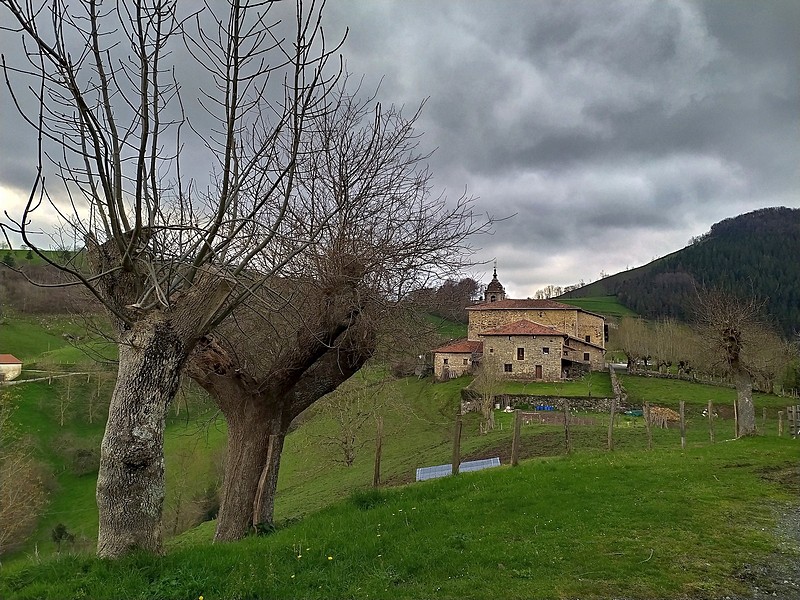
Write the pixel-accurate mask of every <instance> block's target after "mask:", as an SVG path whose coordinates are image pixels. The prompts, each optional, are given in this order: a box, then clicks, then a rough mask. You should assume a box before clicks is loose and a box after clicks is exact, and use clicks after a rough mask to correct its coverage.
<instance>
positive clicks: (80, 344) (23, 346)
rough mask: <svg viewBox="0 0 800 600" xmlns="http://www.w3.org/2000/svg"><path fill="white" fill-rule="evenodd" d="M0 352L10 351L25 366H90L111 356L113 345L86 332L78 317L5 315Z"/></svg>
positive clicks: (84, 323) (0, 333) (114, 354)
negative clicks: (32, 364) (33, 364)
mask: <svg viewBox="0 0 800 600" xmlns="http://www.w3.org/2000/svg"><path fill="white" fill-rule="evenodd" d="M0 352H2V353H4V354H6V353H7V354H13V355H14V356H16V357H17V358H19V359H20V360H21V361H22V362H23V365H24V366H25V368H28V366H29V365H30V363H36V364H37V365H38V366H39V368H45V369H46V368H53V369H58V368H60V366H61V365H79V366H82V367H87V366H89V367H92V368H94V367H95V366H96V365H95V364H94V362H95V361H96V360H104V359H105V360H115V359H116V356H117V350H116V347H114V346H113V344H109V343H108V342H107V341H106V340H104V339H102V338H101V337H100V336H99V335H92V334H87V332H86V321H85V320H84V319H82V318H81V317H74V316H67V315H59V316H52V315H48V316H47V317H35V316H30V315H25V316H20V315H13V316H6V317H5V318H4V319H2V320H0Z"/></svg>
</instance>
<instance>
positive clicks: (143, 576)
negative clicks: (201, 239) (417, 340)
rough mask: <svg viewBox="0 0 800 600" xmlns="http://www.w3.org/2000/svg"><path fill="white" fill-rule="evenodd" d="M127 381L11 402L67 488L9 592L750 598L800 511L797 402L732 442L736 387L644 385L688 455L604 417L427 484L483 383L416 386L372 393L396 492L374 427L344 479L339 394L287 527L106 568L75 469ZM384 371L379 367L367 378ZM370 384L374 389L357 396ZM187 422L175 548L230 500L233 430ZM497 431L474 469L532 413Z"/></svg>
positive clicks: (190, 413) (200, 536)
mask: <svg viewBox="0 0 800 600" xmlns="http://www.w3.org/2000/svg"><path fill="white" fill-rule="evenodd" d="M16 326H17V328H18V331H19V332H21V333H22V335H23V337H25V338H26V339H25V340H23V341H22V342H21V341H20V340H16V339H15V341H14V343H15V344H18V346H17V347H24V344H27V347H28V348H29V349H28V350H27V352H29V353H30V356H32V357H33V358H34V359H35V358H36V357H37V354H36V353H37V352H39V353H40V355H41V353H45V354H47V353H48V352H49V353H52V352H58V351H64V350H65V349H72V348H71V347H70V346H69V345H68V344H67V342H66V340H65V339H64V338H63V337H62V335H61V334H62V332H63V331H67V329H66V328H67V327H68V326H69V323H67V322H57V323H55V324H53V325H52V326H51V329H49V330H48V329H45V330H44V331H43V332H42V331H39V332H37V331H36V327H37V325H36V322H35V321H34V322H31V323H29V325H27V326H26V325H19V324H17V325H16ZM62 330H63V331H62ZM4 339H6V338H4ZM110 375H111V374H109V373H108V372H105V374H104V373H94V374H92V375H91V376H89V377H88V378H87V377H86V376H81V377H76V378H73V379H72V380H71V382H70V383H69V384H67V381H66V380H63V379H61V380H54V381H53V383H52V384H48V382H46V381H45V382H36V383H29V384H25V385H21V386H14V387H13V388H10V389H13V393H15V394H17V396H18V398H17V404H18V409H17V412H16V413H15V421H16V422H17V425H18V427H19V428H20V429H21V430H22V433H23V434H24V435H25V436H27V437H28V438H29V439H33V440H35V441H36V451H37V453H38V457H39V458H40V460H41V461H42V462H43V463H44V464H46V465H47V468H48V471H49V472H50V473H51V474H52V477H51V479H50V480H49V481H48V482H47V485H48V489H49V490H50V491H49V503H48V505H47V507H46V511H45V513H44V515H43V516H42V518H41V519H40V522H39V525H38V527H37V529H36V531H35V532H34V535H33V536H32V537H31V539H30V540H29V542H28V544H27V545H26V546H25V548H24V549H23V551H22V552H21V553H19V554H18V555H17V556H15V557H11V558H10V559H9V560H7V559H6V557H4V559H3V566H2V567H0V598H6V597H9V598H17V597H19V598H39V597H42V598H46V597H59V598H71V597H90V598H95V597H97V598H103V597H120V596H124V597H131V598H151V597H158V598H196V597H198V596H199V595H201V594H202V595H203V596H204V598H206V599H210V598H231V597H308V598H314V597H319V598H328V597H353V598H367V597H373V598H374V597H379V598H380V597H386V598H389V597H391V598H413V597H433V596H438V597H444V598H452V597H458V596H463V597H467V598H470V597H488V596H493V595H496V592H497V590H499V589H502V590H503V594H502V595H503V597H509V598H551V597H563V598H574V597H580V598H603V597H609V596H611V595H618V596H624V597H629V598H651V597H659V598H684V597H687V596H688V597H698V598H704V597H709V596H710V597H717V596H721V595H724V594H727V593H739V592H740V591H741V590H742V589H743V586H744V585H745V583H744V581H745V580H746V579H748V577H750V576H749V575H747V573H745V574H744V575H741V573H742V569H743V568H744V567H743V565H745V564H750V565H758V564H763V563H764V562H765V561H767V560H768V559H769V557H770V555H771V553H773V552H774V551H775V549H776V544H777V542H776V539H775V538H774V537H773V536H772V535H771V534H772V531H773V530H774V523H775V518H776V514H777V513H776V511H778V510H779V509H785V508H786V507H787V506H789V505H790V504H791V503H792V502H794V504H795V506H796V492H797V491H798V490H797V489H796V487H795V488H793V489H790V488H787V487H785V485H782V483H784V484H785V483H788V484H792V485H795V486H797V483H798V482H797V473H796V469H795V470H794V471H793V470H792V466H794V465H796V464H797V460H798V458H799V457H800V452H798V446H797V441H796V440H789V439H788V438H786V437H784V438H783V439H780V438H778V437H777V436H776V432H777V427H776V416H777V410H778V409H779V408H783V407H784V406H785V405H786V404H787V403H788V402H787V399H785V398H778V397H775V396H767V395H761V394H756V395H755V396H754V400H755V404H756V414H757V415H758V417H759V433H760V436H759V437H757V438H755V439H749V440H737V441H735V442H734V441H726V440H731V438H732V437H733V420H732V410H730V409H729V407H730V406H732V402H733V398H734V396H735V393H734V391H733V390H732V389H728V388H723V387H714V386H706V385H700V384H694V383H689V382H683V381H674V380H665V379H657V378H648V377H636V376H623V378H622V381H623V384H624V385H625V387H626V390H627V391H628V394H629V399H630V403H631V404H632V405H637V404H641V403H642V402H644V401H648V402H651V403H652V404H655V405H661V406H668V407H672V408H677V404H678V402H679V401H680V400H685V401H686V402H687V449H686V450H683V451H682V450H681V445H680V434H679V431H678V429H677V427H675V426H671V427H670V428H668V429H656V430H654V431H653V432H652V435H653V450H652V451H648V450H647V435H646V429H645V427H644V422H643V420H642V419H641V418H640V417H632V416H625V415H618V416H617V419H616V421H615V428H614V447H615V450H614V452H608V451H607V450H606V443H607V434H608V419H609V417H608V415H607V414H604V413H596V412H594V413H593V412H586V413H576V414H575V416H576V417H584V418H586V419H589V421H587V423H588V424H586V425H580V426H578V425H576V426H573V428H572V431H571V440H572V449H573V453H572V454H571V455H566V448H565V441H564V431H563V427H562V426H561V425H560V424H559V422H558V421H556V422H555V423H554V424H550V425H526V426H524V427H523V428H522V439H521V444H520V446H521V457H522V458H523V465H522V466H521V467H520V468H518V469H509V468H508V467H505V466H504V467H501V468H499V469H495V470H492V471H488V472H485V473H478V474H470V475H464V476H460V477H458V478H449V479H448V480H446V481H436V482H427V483H424V484H413V483H412V482H413V480H414V472H415V469H416V468H417V467H421V466H431V465H435V464H445V463H447V462H449V460H450V457H451V453H452V433H453V424H454V417H455V413H456V411H457V407H458V406H459V401H460V392H461V388H462V387H464V386H466V385H467V384H468V383H469V378H460V379H455V380H451V381H449V382H447V383H441V384H433V383H432V382H431V381H430V379H418V378H415V377H410V378H405V379H399V380H392V381H389V382H387V383H385V384H384V385H383V386H380V387H379V388H376V390H375V392H374V393H373V394H372V395H371V396H370V398H369V402H370V405H371V406H373V407H374V410H373V413H374V416H381V417H382V418H383V422H384V441H383V460H382V476H383V477H382V479H383V482H384V488H383V489H381V490H380V491H373V490H371V489H370V484H371V481H372V470H373V455H374V443H375V439H374V438H375V433H374V432H375V421H374V420H373V419H369V420H367V422H366V425H365V426H364V427H363V428H362V429H360V430H359V431H358V432H357V442H358V446H359V447H358V451H357V453H356V457H355V461H354V463H353V465H352V466H349V467H348V466H345V465H344V464H343V462H342V456H341V450H340V449H339V448H338V447H337V446H336V445H335V443H334V442H335V441H336V431H337V427H338V424H337V422H336V420H335V419H334V418H333V414H334V413H333V412H332V411H331V410H329V404H330V403H332V402H334V401H335V399H332V398H328V399H325V400H323V401H321V402H320V403H319V404H318V405H316V406H315V407H314V408H313V409H312V410H310V411H309V412H308V413H307V414H305V415H303V417H302V419H301V422H300V423H299V426H298V427H297V428H296V429H295V430H294V431H292V433H290V435H289V436H288V438H287V441H286V449H285V452H284V456H283V462H282V466H281V472H280V479H279V486H278V496H277V504H276V518H277V520H278V523H279V530H278V531H277V532H276V533H274V534H272V535H270V536H267V537H258V538H251V539H248V540H245V541H243V542H240V543H236V544H230V545H224V546H213V547H212V546H211V545H210V541H211V539H212V536H213V530H214V522H213V521H211V522H206V523H203V524H202V525H200V526H199V527H195V528H193V529H190V530H189V531H186V532H185V533H183V534H181V535H178V536H177V537H172V538H171V539H169V541H168V548H169V553H168V555H167V556H166V557H164V558H163V559H155V558H152V557H147V556H134V557H131V558H129V559H125V560H123V561H120V562H118V563H107V562H102V561H96V560H94V559H93V558H91V556H90V554H91V550H92V548H93V546H94V539H95V535H96V526H97V509H96V507H95V503H94V488H95V483H96V472H95V470H92V469H90V470H88V471H86V472H84V471H80V472H78V471H76V469H75V468H74V464H73V461H72V456H73V453H74V451H75V450H76V449H82V448H83V449H96V448H97V445H98V442H99V439H100V437H101V435H102V429H103V419H102V418H98V417H97V416H95V418H93V419H92V422H91V423H90V422H89V417H88V411H89V406H88V402H89V399H92V398H94V399H95V400H93V402H96V403H99V405H97V404H96V405H94V409H93V410H94V411H95V412H96V413H97V414H102V412H103V409H104V407H105V406H107V401H108V397H109V396H110V393H111V386H113V377H112V376H110ZM384 376H385V372H384V371H383V370H381V369H373V370H372V371H370V372H368V373H366V375H365V376H364V377H365V378H366V381H367V382H374V381H376V380H379V379H381V378H382V377H384ZM363 382H364V378H361V376H359V377H357V378H356V379H354V380H353V381H351V385H353V386H358V385H361V384H362V383H363ZM67 390H69V394H70V397H71V403H70V404H69V406H68V407H67V409H66V411H65V421H64V424H63V425H62V424H61V422H60V421H61V414H60V412H61V411H60V406H61V403H62V402H63V399H64V397H65V394H66V393H67ZM503 391H507V392H509V393H528V394H540V395H559V396H586V395H589V392H591V395H592V396H595V397H604V396H608V395H610V393H611V390H610V381H609V377H608V375H607V374H605V373H595V374H593V375H592V377H591V379H589V378H587V379H585V380H582V381H576V382H570V383H564V384H532V383H527V384H508V386H507V389H505V388H504V390H503ZM709 399H710V400H712V401H713V402H714V403H715V408H716V409H717V410H718V412H719V417H718V418H717V419H715V423H714V426H715V436H716V440H717V442H718V443H716V444H711V443H710V442H709V436H708V425H707V420H706V418H705V417H703V415H702V409H703V408H705V406H706V404H707V402H708V400H709ZM103 402H105V403H106V404H105V405H103ZM764 408H766V409H767V418H766V420H765V421H763V422H762V421H761V417H762V410H763V409H764ZM173 409H174V410H173V414H172V415H171V416H170V419H169V422H168V425H167V432H166V440H165V452H166V457H167V500H166V505H165V513H164V514H165V519H164V524H165V532H166V534H167V537H168V538H169V537H170V536H171V535H172V533H173V531H181V530H183V529H184V528H185V527H187V526H189V525H190V524H192V523H193V522H196V520H197V518H198V513H201V512H202V511H203V510H204V509H205V508H206V507H208V506H209V504H210V500H213V498H210V496H213V493H212V494H210V493H209V490H211V491H212V492H213V489H214V488H215V486H216V485H217V483H218V478H219V469H218V467H219V463H220V460H221V455H222V449H223V447H224V444H225V435H226V429H225V424H224V421H223V420H222V419H221V418H220V417H219V415H218V414H217V413H216V411H215V409H214V407H213V406H212V405H211V404H210V403H209V402H208V401H207V399H205V398H204V397H203V395H202V394H201V393H200V392H199V391H198V390H197V389H194V388H192V387H191V386H189V387H187V388H186V392H185V394H184V395H182V396H181V397H179V399H178V401H177V402H176V403H175V406H174V407H173ZM495 417H496V427H495V429H494V430H493V431H491V432H489V433H487V434H481V433H480V429H479V421H480V419H479V417H478V415H476V414H469V415H465V417H464V429H463V434H462V448H461V449H462V456H463V459H464V460H470V459H476V458H488V457H491V456H499V457H500V458H501V462H502V464H503V465H506V464H508V459H509V456H510V451H511V436H512V430H513V423H512V418H513V415H511V414H506V413H502V412H499V411H498V412H496V415H495ZM406 484H410V485H406ZM744 516H747V518H744ZM59 523H62V524H64V525H65V526H66V527H67V529H68V530H69V532H70V533H73V534H75V535H76V538H77V543H76V544H75V545H74V546H72V547H70V548H68V549H67V551H65V552H64V553H63V554H62V555H60V556H57V555H55V551H56V546H55V544H54V543H53V542H52V541H51V537H50V534H51V531H52V530H53V528H54V527H55V526H56V525H57V524H59ZM82 551H83V553H82ZM37 553H38V556H39V557H40V558H39V559H32V558H31V557H32V556H34V555H35V554H37ZM328 556H330V557H331V559H330V560H329V559H328ZM431 557H436V560H431V559H430V558H431ZM109 582H114V584H113V586H109Z"/></svg>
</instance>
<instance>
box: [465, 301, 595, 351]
mask: <svg viewBox="0 0 800 600" xmlns="http://www.w3.org/2000/svg"><path fill="white" fill-rule="evenodd" d="M522 319H526V320H528V321H533V322H534V323H539V324H540V325H547V326H549V327H555V328H556V329H558V330H559V331H562V332H564V333H566V334H567V335H570V336H572V337H574V338H577V339H579V340H585V339H586V336H587V335H588V336H589V341H590V342H591V343H592V344H595V345H597V346H601V347H603V348H605V337H604V332H603V324H604V323H605V321H604V320H603V319H602V318H601V317H597V316H595V315H591V314H589V313H585V312H582V311H580V310H578V309H577V308H575V309H552V308H551V309H542V310H537V309H508V310H507V309H500V310H492V309H487V310H470V311H469V327H468V330H467V337H468V338H469V339H470V340H478V339H480V338H479V335H480V333H481V332H482V331H486V330H487V329H493V328H494V327H500V326H501V325H508V324H509V323H514V322H515V321H520V320H522Z"/></svg>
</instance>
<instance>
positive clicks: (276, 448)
mask: <svg viewBox="0 0 800 600" xmlns="http://www.w3.org/2000/svg"><path fill="white" fill-rule="evenodd" d="M285 439H286V431H285V430H284V429H281V430H280V431H277V432H276V433H273V434H272V435H271V436H270V438H269V451H268V452H267V458H266V461H265V462H264V467H263V470H262V472H261V477H260V478H259V480H258V489H257V490H256V494H255V499H254V501H253V526H254V527H270V526H271V525H272V524H273V522H274V519H275V493H276V492H277V490H278V473H279V471H280V467H281V455H282V453H283V442H284V440H285Z"/></svg>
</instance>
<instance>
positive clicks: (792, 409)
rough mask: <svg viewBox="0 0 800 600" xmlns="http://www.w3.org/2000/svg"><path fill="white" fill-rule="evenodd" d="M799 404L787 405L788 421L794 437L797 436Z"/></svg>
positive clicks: (791, 434) (790, 433) (790, 432)
mask: <svg viewBox="0 0 800 600" xmlns="http://www.w3.org/2000/svg"><path fill="white" fill-rule="evenodd" d="M797 409H798V407H797V406H787V407H786V421H787V425H788V426H789V435H790V436H791V437H792V438H795V437H797V412H798V411H797Z"/></svg>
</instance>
